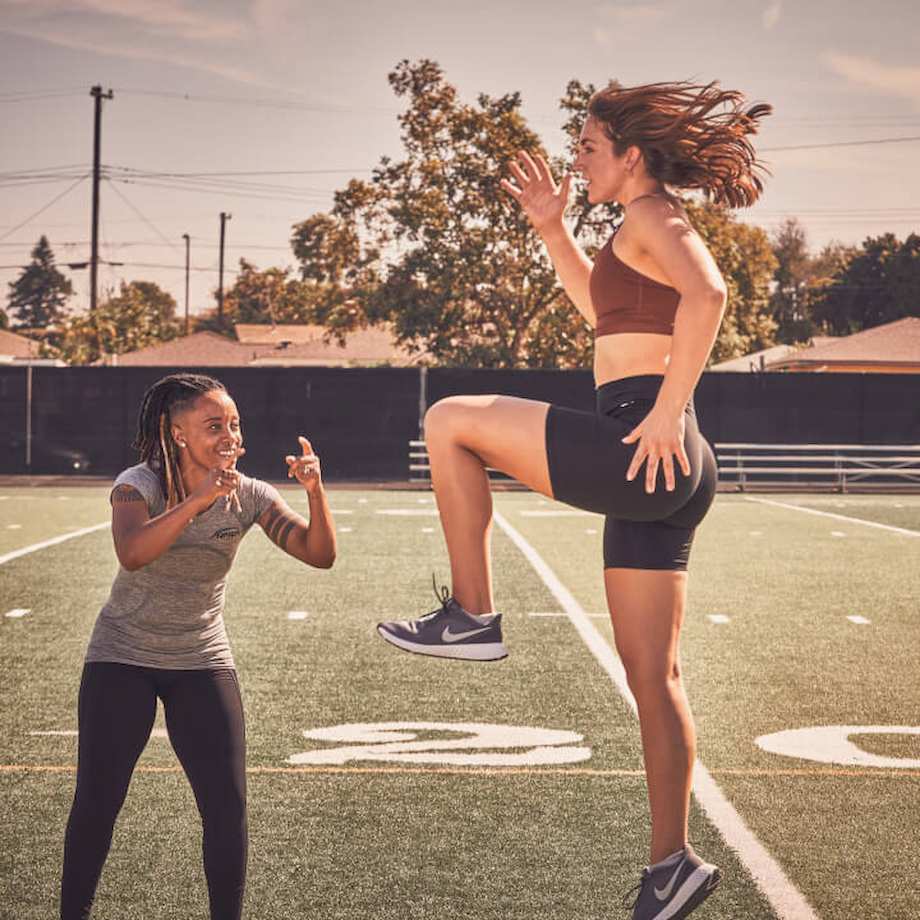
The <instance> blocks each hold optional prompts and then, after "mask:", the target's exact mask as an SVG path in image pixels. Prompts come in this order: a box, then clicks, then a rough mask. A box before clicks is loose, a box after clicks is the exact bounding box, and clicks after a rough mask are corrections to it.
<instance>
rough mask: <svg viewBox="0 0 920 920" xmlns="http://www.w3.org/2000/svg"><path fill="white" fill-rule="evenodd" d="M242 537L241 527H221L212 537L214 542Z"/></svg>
mask: <svg viewBox="0 0 920 920" xmlns="http://www.w3.org/2000/svg"><path fill="white" fill-rule="evenodd" d="M239 535H240V529H239V527H221V529H220V530H216V531H215V532H214V533H213V534H212V535H211V539H212V540H235V539H236V538H237V537H238V536H239Z"/></svg>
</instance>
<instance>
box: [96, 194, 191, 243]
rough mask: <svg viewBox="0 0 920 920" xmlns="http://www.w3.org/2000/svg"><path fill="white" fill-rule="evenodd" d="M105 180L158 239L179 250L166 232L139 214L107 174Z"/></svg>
mask: <svg viewBox="0 0 920 920" xmlns="http://www.w3.org/2000/svg"><path fill="white" fill-rule="evenodd" d="M106 182H107V183H108V184H109V185H110V186H111V187H112V191H113V192H115V194H116V195H118V197H119V198H120V199H121V200H122V201H123V202H124V203H125V204H126V205H127V206H128V207H129V208H130V209H131V210H132V211H134V213H135V214H137V216H138V217H139V218H140V219H141V220H142V221H144V223H145V224H147V226H148V227H150V229H151V230H153V232H154V233H156V235H157V236H159V237H160V239H161V240H163V242H165V243H166V245H167V246H169V247H170V248H172V250H173V251H174V252H178V251H179V250H178V249H177V247H176V245H175V244H174V243H172V242H170V240H169V238H168V237H167V236H166V234H164V233H162V232H161V231H160V229H159V228H158V227H157V226H155V225H154V224H153V223H152V222H151V221H150V220H148V219H147V218H146V217H145V216H144V215H143V214H141V212H140V211H139V210H138V209H137V208H136V207H135V206H134V205H133V204H132V203H131V202H130V201H129V200H128V198H127V197H126V196H125V195H123V194H122V193H121V192H120V191H119V190H118V188H117V187H116V186H115V185H114V183H113V182H112V180H111V179H109V178H108V176H107V177H106Z"/></svg>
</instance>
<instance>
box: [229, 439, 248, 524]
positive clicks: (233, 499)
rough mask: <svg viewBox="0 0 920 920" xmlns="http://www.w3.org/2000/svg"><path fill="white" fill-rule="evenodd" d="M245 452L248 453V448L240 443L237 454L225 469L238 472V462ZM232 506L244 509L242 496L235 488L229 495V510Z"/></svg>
mask: <svg viewBox="0 0 920 920" xmlns="http://www.w3.org/2000/svg"><path fill="white" fill-rule="evenodd" d="M245 453H246V448H245V447H243V446H242V445H240V446H239V447H238V448H237V449H236V456H234V457H233V459H232V460H231V461H230V462H229V463H228V464H227V465H226V466H225V467H224V469H225V470H229V471H233V472H236V462H237V460H239V459H240V457H242V456H243V454H245ZM238 481H239V480H237V482H238ZM231 508H234V509H235V510H236V511H242V510H243V506H242V505H241V504H240V496H239V493H238V492H237V491H236V489H234V490H233V491H232V492H231V493H230V494H229V495H228V496H227V510H228V511H229V510H230V509H231Z"/></svg>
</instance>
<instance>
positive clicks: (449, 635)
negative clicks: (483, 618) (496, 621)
mask: <svg viewBox="0 0 920 920" xmlns="http://www.w3.org/2000/svg"><path fill="white" fill-rule="evenodd" d="M488 629H489V627H488V626H483V627H482V629H468V630H467V631H466V632H459V633H454V632H451V631H450V627H449V626H445V627H444V632H442V633H441V641H442V642H460V641H461V640H463V639H469V638H470V637H471V636H478V635H479V634H480V633H484V632H486V630H488Z"/></svg>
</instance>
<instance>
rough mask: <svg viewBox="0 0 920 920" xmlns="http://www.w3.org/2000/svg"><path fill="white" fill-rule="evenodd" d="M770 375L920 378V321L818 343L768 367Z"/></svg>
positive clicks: (910, 319)
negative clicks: (803, 373)
mask: <svg viewBox="0 0 920 920" xmlns="http://www.w3.org/2000/svg"><path fill="white" fill-rule="evenodd" d="M767 370H769V371H809V372H811V373H815V372H822V373H828V374H830V373H837V374H843V373H859V372H864V373H866V372H868V373H874V374H920V317H917V316H907V317H905V318H904V319H898V320H895V321H894V322H893V323H885V325H884V326H873V327H872V328H871V329H864V330H863V331H862V332H854V333H853V334H852V335H846V336H840V337H837V338H832V339H824V340H823V341H815V342H814V343H813V344H812V345H811V346H810V347H808V348H800V349H799V350H798V351H796V352H794V353H793V354H791V355H787V356H786V357H783V358H780V359H779V360H777V361H774V362H772V363H771V364H769V365H768V366H767Z"/></svg>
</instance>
